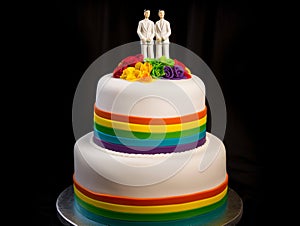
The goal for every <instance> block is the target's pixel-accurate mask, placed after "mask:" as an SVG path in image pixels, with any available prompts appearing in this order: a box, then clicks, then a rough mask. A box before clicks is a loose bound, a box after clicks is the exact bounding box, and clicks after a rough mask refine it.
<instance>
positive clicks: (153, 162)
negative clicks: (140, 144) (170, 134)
mask: <svg viewBox="0 0 300 226" xmlns="http://www.w3.org/2000/svg"><path fill="white" fill-rule="evenodd" d="M92 136H93V132H90V133H88V134H86V135H85V136H83V137H81V138H80V139H79V140H78V141H77V142H76V144H75V147H74V166H75V171H74V173H75V174H74V175H75V179H76V180H77V181H78V183H79V184H81V185H82V186H84V187H85V188H87V189H90V190H91V191H94V192H98V193H105V194H111V195H117V196H131V197H166V196H175V195H184V194H190V193H195V192H200V191H204V190H207V189H210V188H213V187H215V186H217V185H219V184H221V183H222V182H224V180H225V178H226V153H225V147H224V144H223V142H222V141H221V140H220V139H218V138H217V137H216V136H214V135H212V134H210V133H207V134H206V137H207V141H206V143H205V144H204V145H203V146H201V147H198V148H196V149H193V150H190V151H185V152H181V153H171V154H156V155H143V154H124V153H118V152H113V151H110V150H107V149H104V148H101V147H99V146H97V145H95V144H94V143H93V141H92Z"/></svg>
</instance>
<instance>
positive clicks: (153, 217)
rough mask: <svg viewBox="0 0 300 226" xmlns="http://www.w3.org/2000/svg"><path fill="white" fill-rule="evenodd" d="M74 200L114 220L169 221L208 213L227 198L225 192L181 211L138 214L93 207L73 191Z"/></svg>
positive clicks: (93, 211)
mask: <svg viewBox="0 0 300 226" xmlns="http://www.w3.org/2000/svg"><path fill="white" fill-rule="evenodd" d="M74 198H75V201H76V202H77V204H78V205H80V206H81V208H83V209H85V210H87V211H89V212H91V213H93V214H95V215H100V216H103V217H107V218H111V219H116V220H125V221H169V220H181V219H185V218H189V217H194V216H198V215H201V214H205V213H209V212H210V211H213V210H215V209H217V208H218V207H220V206H222V205H223V204H224V203H225V202H226V200H227V194H226V195H225V196H224V197H223V198H222V199H221V200H220V201H218V202H216V203H214V204H211V205H208V206H204V207H200V208H197V209H192V210H186V211H181V212H173V213H160V214H140V213H124V212H115V211H111V210H106V209H102V208H98V207H95V206H93V205H91V204H88V203H86V202H84V201H82V200H81V199H79V198H78V197H77V196H76V194H75V193H74Z"/></svg>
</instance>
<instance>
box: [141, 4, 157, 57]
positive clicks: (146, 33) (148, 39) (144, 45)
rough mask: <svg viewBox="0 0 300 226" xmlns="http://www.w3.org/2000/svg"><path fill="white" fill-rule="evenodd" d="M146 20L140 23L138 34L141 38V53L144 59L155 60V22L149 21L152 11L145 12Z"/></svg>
mask: <svg viewBox="0 0 300 226" xmlns="http://www.w3.org/2000/svg"><path fill="white" fill-rule="evenodd" d="M144 16H145V18H144V19H143V20H141V21H139V24H138V28H137V34H138V36H139V37H140V40H141V41H140V43H141V53H142V54H143V55H144V58H154V51H153V44H154V41H153V38H154V35H155V29H154V22H153V21H151V20H149V17H150V10H148V9H145V10H144Z"/></svg>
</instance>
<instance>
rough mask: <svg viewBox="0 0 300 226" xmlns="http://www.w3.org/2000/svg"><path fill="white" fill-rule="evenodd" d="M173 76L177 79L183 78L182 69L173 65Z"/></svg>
mask: <svg viewBox="0 0 300 226" xmlns="http://www.w3.org/2000/svg"><path fill="white" fill-rule="evenodd" d="M173 69H174V74H175V77H176V78H177V79H181V78H183V77H184V69H183V68H182V67H181V66H179V65H174V68H173Z"/></svg>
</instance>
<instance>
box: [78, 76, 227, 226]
mask: <svg viewBox="0 0 300 226" xmlns="http://www.w3.org/2000/svg"><path fill="white" fill-rule="evenodd" d="M206 121H207V118H206V104H205V85H204V84H203V82H202V80H201V79H200V78H199V77H197V76H195V75H191V76H190V77H188V78H186V79H178V80H170V79H154V80H152V81H151V82H132V81H127V80H124V79H122V78H116V77H114V76H113V74H107V75H105V76H103V77H102V78H101V79H99V82H98V85H97V92H96V98H95V105H94V131H93V132H90V133H88V134H86V135H85V136H83V137H81V138H80V139H79V140H77V142H76V144H75V147H74V167H75V169H74V176H73V179H74V193H75V196H74V197H75V200H76V203H77V204H76V206H77V209H78V210H79V212H80V213H82V214H83V215H84V216H86V217H88V218H90V219H92V220H95V221H98V222H101V223H103V222H104V223H107V224H109V225H123V224H124V223H126V222H127V223H128V222H131V223H136V224H139V223H143V224H144V223H151V225H152V224H154V223H159V222H162V221H164V223H166V224H167V223H170V224H172V223H173V221H178V222H179V221H184V222H185V223H187V222H186V220H187V219H196V218H197V220H199V217H201V216H202V217H204V216H205V214H208V213H213V212H214V211H219V210H220V209H221V207H222V206H224V203H226V194H227V186H228V185H227V183H228V178H227V172H226V152H225V147H224V145H223V143H222V141H221V140H219V139H218V138H217V137H216V136H214V135H213V134H210V133H208V132H207V131H206ZM214 214H215V213H214ZM204 218H205V217H204ZM200 219H201V218H200Z"/></svg>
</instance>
